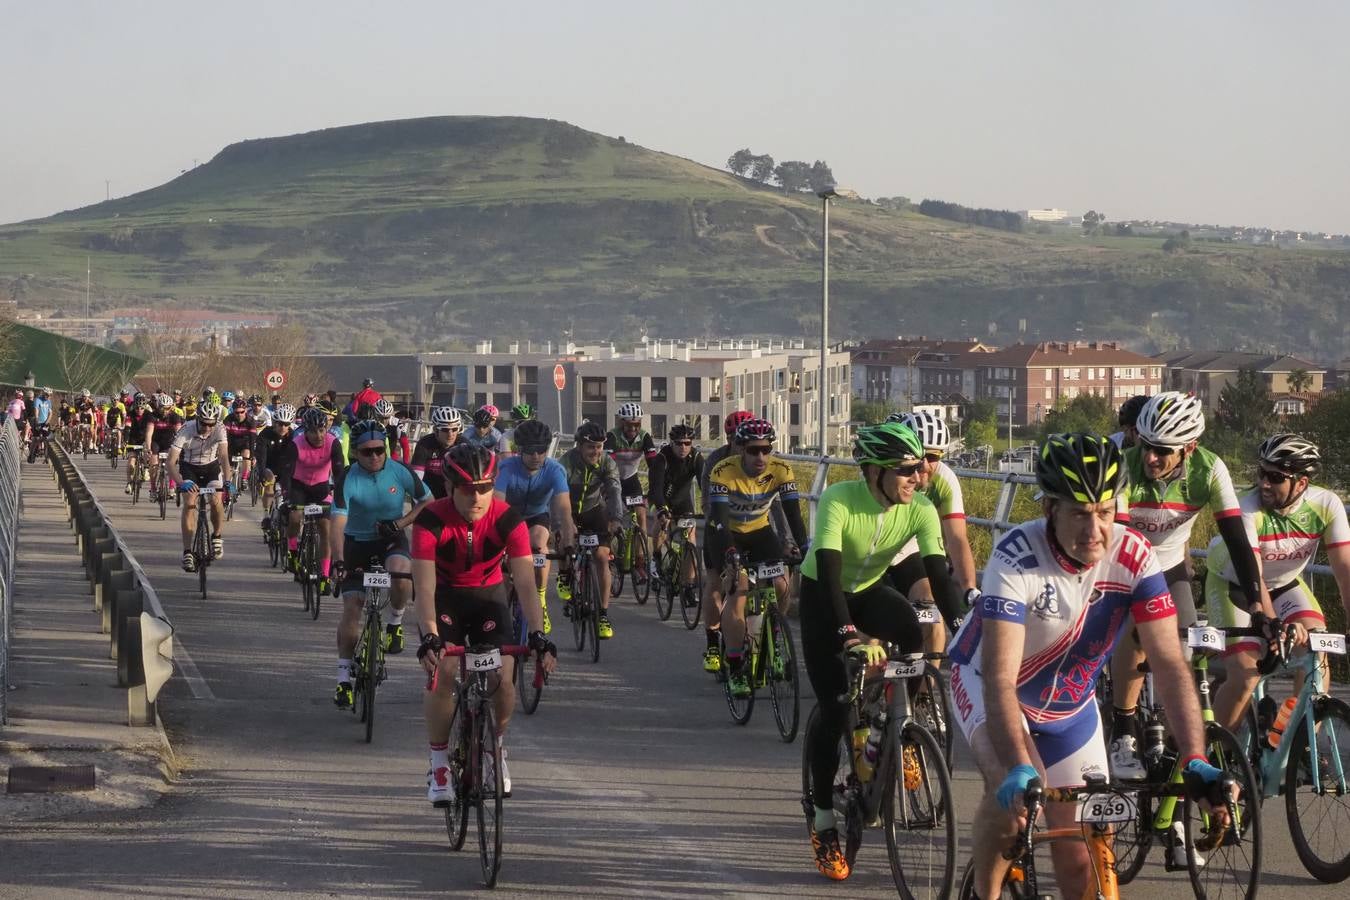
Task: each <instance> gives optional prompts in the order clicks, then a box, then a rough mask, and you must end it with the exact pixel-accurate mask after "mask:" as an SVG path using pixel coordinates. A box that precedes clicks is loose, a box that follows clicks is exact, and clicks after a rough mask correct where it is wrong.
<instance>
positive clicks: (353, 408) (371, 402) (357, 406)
mask: <svg viewBox="0 0 1350 900" xmlns="http://www.w3.org/2000/svg"><path fill="white" fill-rule="evenodd" d="M329 395H330V397H329V399H331V400H334V401H335V400H336V398H337V392H336V391H329ZM383 399H384V398H383V397H382V396H381V395H380V392H379V391H377V390H375V380H374V379H372V378H363V379H361V390H359V391H357V392H356V393H355V394H352V399H351V402H350V403H348V404H347V406H346V408H345V409H343V413H344V414H345V416H344V417H345V418H348V419H351V420H353V421H355V420H356V418H357V417H359V416H360V414H361V407H363V406H370V407H374V406H375V404H376V403H379V402H380V401H381V400H383Z"/></svg>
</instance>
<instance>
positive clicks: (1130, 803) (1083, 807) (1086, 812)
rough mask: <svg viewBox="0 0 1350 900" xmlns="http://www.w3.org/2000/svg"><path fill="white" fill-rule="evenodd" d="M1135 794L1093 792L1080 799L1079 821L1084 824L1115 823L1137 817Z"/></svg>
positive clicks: (1130, 820)
mask: <svg viewBox="0 0 1350 900" xmlns="http://www.w3.org/2000/svg"><path fill="white" fill-rule="evenodd" d="M1135 814H1136V813H1135V800H1134V795H1133V794H1093V795H1091V796H1089V797H1084V798H1083V799H1082V800H1080V801H1078V821H1079V822H1081V823H1083V824H1084V825H1115V824H1119V823H1121V822H1132V821H1134V817H1135Z"/></svg>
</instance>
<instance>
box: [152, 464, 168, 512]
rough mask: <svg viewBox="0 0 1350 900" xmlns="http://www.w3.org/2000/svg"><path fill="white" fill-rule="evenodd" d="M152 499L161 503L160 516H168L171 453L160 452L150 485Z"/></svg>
mask: <svg viewBox="0 0 1350 900" xmlns="http://www.w3.org/2000/svg"><path fill="white" fill-rule="evenodd" d="M150 499H151V500H153V501H157V502H158V503H159V517H160V518H161V519H164V518H167V517H168V506H169V454H167V453H161V454H159V466H158V467H157V468H156V469H155V478H154V481H153V482H152V483H151V486H150Z"/></svg>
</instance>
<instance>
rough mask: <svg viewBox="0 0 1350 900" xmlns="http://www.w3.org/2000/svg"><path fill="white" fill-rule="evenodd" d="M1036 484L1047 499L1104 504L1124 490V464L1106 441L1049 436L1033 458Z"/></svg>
mask: <svg viewBox="0 0 1350 900" xmlns="http://www.w3.org/2000/svg"><path fill="white" fill-rule="evenodd" d="M1036 482H1037V484H1039V485H1040V487H1041V490H1042V491H1043V492H1044V493H1045V495H1046V496H1047V497H1056V498H1058V499H1061V500H1070V501H1072V502H1074V503H1104V502H1106V501H1108V500H1114V499H1116V495H1117V494H1119V493H1120V491H1121V489H1122V488H1124V487H1125V462H1124V457H1123V456H1122V455H1121V453H1120V448H1119V447H1117V446H1116V444H1115V441H1113V440H1111V439H1110V438H1106V437H1100V436H1098V435H1095V434H1082V433H1073V434H1052V435H1050V436H1049V437H1047V438H1046V439H1045V443H1044V444H1042V445H1041V452H1040V453H1038V454H1037V455H1036Z"/></svg>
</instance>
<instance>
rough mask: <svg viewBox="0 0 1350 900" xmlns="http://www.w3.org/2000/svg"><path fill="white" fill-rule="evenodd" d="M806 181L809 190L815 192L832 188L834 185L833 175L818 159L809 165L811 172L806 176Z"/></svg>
mask: <svg viewBox="0 0 1350 900" xmlns="http://www.w3.org/2000/svg"><path fill="white" fill-rule="evenodd" d="M807 181H808V183H809V184H810V186H811V190H812V191H816V192H819V191H823V190H825V189H826V188H832V187H834V186H835V184H836V182H835V180H834V173H833V172H831V171H830V167H829V166H828V165H826V164H825V162H824V160H819V159H818V160H816V161H815V162H813V163H812V164H811V172H810V175H808V176H807Z"/></svg>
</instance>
